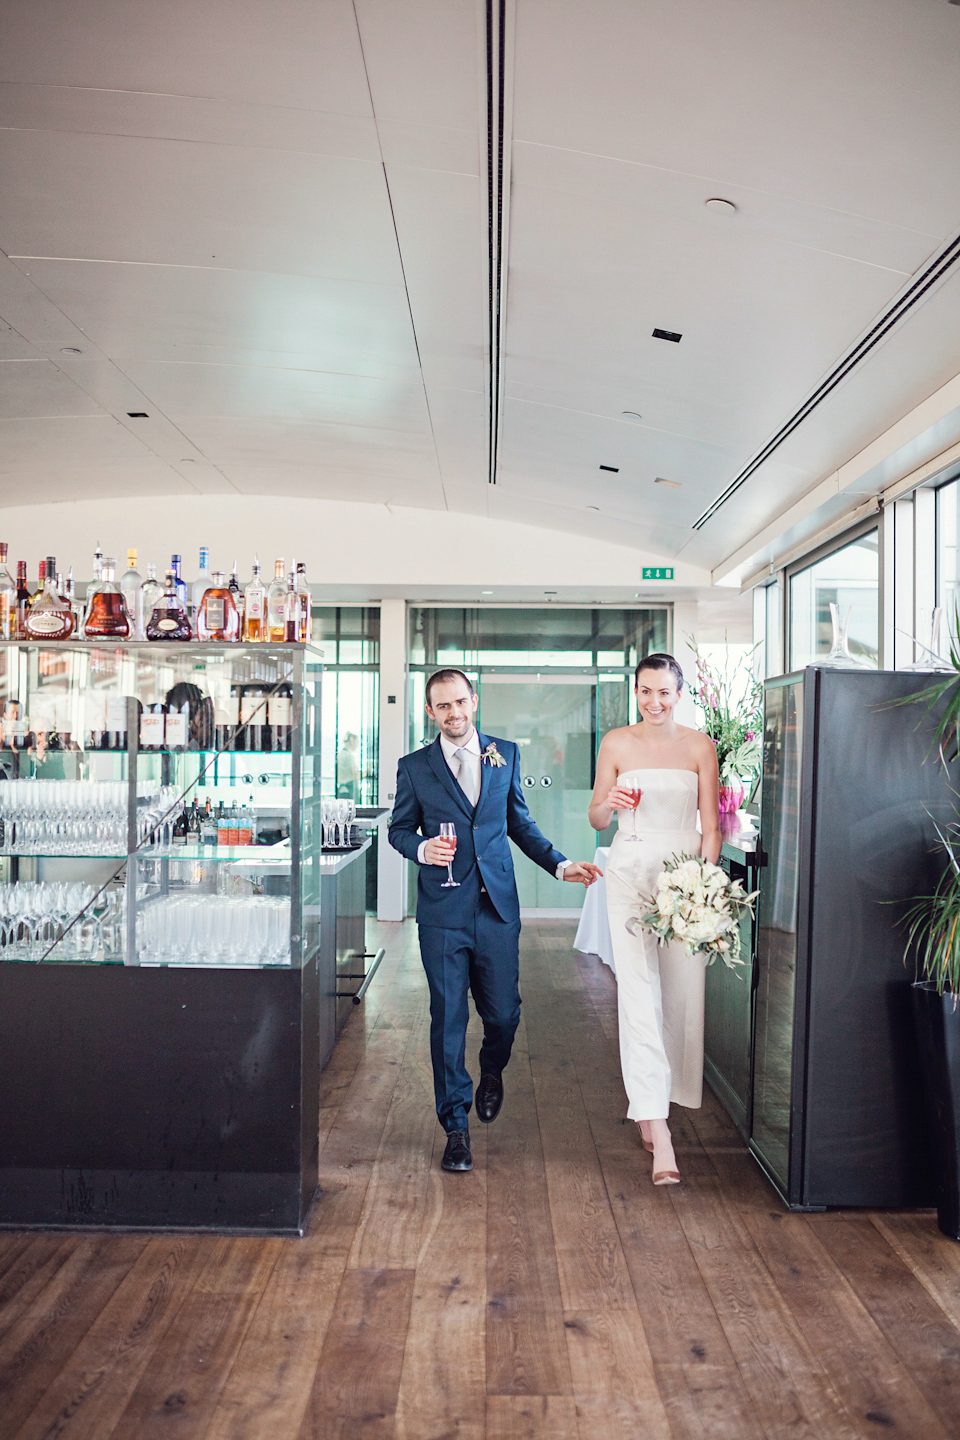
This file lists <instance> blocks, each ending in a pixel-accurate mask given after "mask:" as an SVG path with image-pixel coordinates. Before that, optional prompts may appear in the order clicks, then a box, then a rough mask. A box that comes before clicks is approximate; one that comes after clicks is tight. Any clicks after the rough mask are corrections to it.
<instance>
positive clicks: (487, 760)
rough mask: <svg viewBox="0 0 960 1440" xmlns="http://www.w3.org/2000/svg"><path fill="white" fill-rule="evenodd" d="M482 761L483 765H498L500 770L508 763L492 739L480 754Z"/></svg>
mask: <svg viewBox="0 0 960 1440" xmlns="http://www.w3.org/2000/svg"><path fill="white" fill-rule="evenodd" d="M480 761H481V763H482V764H483V765H496V767H497V769H498V770H499V769H500V766H501V765H506V763H507V762H506V760H504V758H503V756H502V755H501V754H500V751H499V750H498V749H497V747H496V745H495V744H494V742H493V741H492V740H491V741H490V744H489V745H488V746H487V748H486V750H484V752H483V754H482V755H481V756H480Z"/></svg>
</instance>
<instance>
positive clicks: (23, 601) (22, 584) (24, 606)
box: [17, 560, 30, 640]
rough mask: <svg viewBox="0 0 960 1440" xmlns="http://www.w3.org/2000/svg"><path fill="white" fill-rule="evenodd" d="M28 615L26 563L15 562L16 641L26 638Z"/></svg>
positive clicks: (28, 599)
mask: <svg viewBox="0 0 960 1440" xmlns="http://www.w3.org/2000/svg"><path fill="white" fill-rule="evenodd" d="M29 613H30V587H29V585H28V584H27V562H26V560H18V561H17V639H18V640H26V638H27V615H28V614H29Z"/></svg>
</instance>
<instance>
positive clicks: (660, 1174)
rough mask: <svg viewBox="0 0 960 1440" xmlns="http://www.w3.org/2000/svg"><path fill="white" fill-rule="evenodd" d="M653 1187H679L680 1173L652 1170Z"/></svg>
mask: <svg viewBox="0 0 960 1440" xmlns="http://www.w3.org/2000/svg"><path fill="white" fill-rule="evenodd" d="M653 1183H654V1185H679V1184H680V1173H679V1171H677V1170H654V1172H653Z"/></svg>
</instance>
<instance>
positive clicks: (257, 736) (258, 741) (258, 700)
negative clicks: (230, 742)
mask: <svg viewBox="0 0 960 1440" xmlns="http://www.w3.org/2000/svg"><path fill="white" fill-rule="evenodd" d="M267 694H268V688H267V686H266V685H265V684H264V683H263V682H262V681H257V680H254V681H253V682H252V683H251V684H249V685H244V686H243V688H242V689H241V692H240V729H239V730H238V732H237V741H236V748H237V749H238V750H249V751H254V752H259V751H263V750H269V749H270V727H269V725H268V723H267Z"/></svg>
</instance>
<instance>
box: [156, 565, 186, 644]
mask: <svg viewBox="0 0 960 1440" xmlns="http://www.w3.org/2000/svg"><path fill="white" fill-rule="evenodd" d="M146 628H147V639H148V640H192V639H193V631H192V630H191V629H190V617H189V615H188V614H187V607H186V605H185V604H184V603H183V601H182V600H181V599H180V595H179V593H178V591H177V577H176V575H175V574H174V572H173V571H172V570H168V571H167V583H166V585H165V587H164V591H163V594H162V595H160V596H159V597H158V599H157V601H156V603H155V605H154V607H153V613H152V614H151V616H150V619H149V620H148V621H147V627H146Z"/></svg>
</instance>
